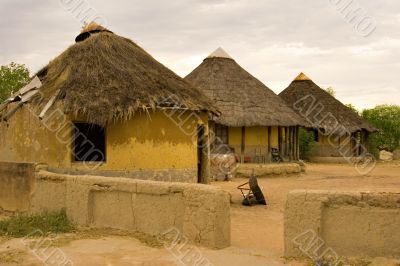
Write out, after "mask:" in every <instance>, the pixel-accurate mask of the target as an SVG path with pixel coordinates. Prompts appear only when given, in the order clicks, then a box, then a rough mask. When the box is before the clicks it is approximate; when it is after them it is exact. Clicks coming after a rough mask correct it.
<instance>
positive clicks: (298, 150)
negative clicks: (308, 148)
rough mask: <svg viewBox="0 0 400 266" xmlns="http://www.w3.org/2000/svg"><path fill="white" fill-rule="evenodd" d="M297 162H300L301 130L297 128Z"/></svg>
mask: <svg viewBox="0 0 400 266" xmlns="http://www.w3.org/2000/svg"><path fill="white" fill-rule="evenodd" d="M296 160H297V161H298V160H300V128H299V127H296Z"/></svg>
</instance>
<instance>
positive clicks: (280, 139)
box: [278, 127, 283, 157]
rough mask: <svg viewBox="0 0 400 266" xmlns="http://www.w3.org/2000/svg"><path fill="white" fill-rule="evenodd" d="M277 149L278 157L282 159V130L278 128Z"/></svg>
mask: <svg viewBox="0 0 400 266" xmlns="http://www.w3.org/2000/svg"><path fill="white" fill-rule="evenodd" d="M278 149H279V155H280V156H281V157H282V155H283V153H282V128H281V127H278Z"/></svg>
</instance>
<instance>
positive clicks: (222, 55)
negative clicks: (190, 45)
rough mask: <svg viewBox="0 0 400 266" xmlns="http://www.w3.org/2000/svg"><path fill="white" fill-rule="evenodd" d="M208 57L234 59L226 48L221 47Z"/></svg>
mask: <svg viewBox="0 0 400 266" xmlns="http://www.w3.org/2000/svg"><path fill="white" fill-rule="evenodd" d="M207 58H229V59H233V58H232V57H231V56H230V55H229V54H228V53H227V52H225V50H224V49H222V48H221V47H219V48H218V49H217V50H215V51H214V52H212V53H211V54H210V55H209V56H207Z"/></svg>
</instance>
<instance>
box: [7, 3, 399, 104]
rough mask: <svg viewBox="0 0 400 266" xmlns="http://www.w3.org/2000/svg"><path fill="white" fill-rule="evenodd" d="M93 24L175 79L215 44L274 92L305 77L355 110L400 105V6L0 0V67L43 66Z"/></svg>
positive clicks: (389, 4) (33, 69)
mask: <svg viewBox="0 0 400 266" xmlns="http://www.w3.org/2000/svg"><path fill="white" fill-rule="evenodd" d="M89 8H90V9H89ZM85 12H87V13H86V14H87V15H88V16H87V17H86V19H85V15H83V14H84V13H85ZM91 19H95V20H97V21H99V22H103V23H104V24H106V26H107V27H108V28H109V29H110V30H112V31H113V32H115V33H117V34H119V35H122V36H125V37H128V38H130V39H132V40H134V41H135V42H137V43H138V44H139V45H141V46H142V47H143V48H144V49H145V50H147V51H148V52H149V53H150V54H152V55H153V56H154V57H155V58H156V59H157V60H159V61H160V62H162V63H163V64H164V65H166V66H167V67H169V68H170V69H172V70H173V71H175V72H176V73H177V74H179V75H181V76H185V75H187V74H188V73H189V72H190V71H191V70H193V69H194V68H195V67H196V66H197V65H199V64H200V63H201V62H202V60H203V58H204V57H206V56H207V55H208V54H210V53H211V52H212V51H213V50H215V49H216V48H218V47H219V46H221V47H223V48H224V49H225V50H226V51H227V52H228V53H229V54H230V55H231V56H232V57H233V58H234V59H235V60H236V61H237V62H238V63H239V64H240V65H241V66H242V67H244V68H245V69H246V70H247V71H249V72H250V73H251V74H253V75H254V76H255V77H257V78H258V79H260V80H261V81H262V82H264V83H265V84H266V85H267V86H268V87H269V88H271V89H272V90H274V91H275V92H276V93H279V92H281V91H282V90H283V89H284V88H286V87H287V86H288V85H289V83H290V82H291V80H293V79H294V78H295V76H297V74H298V73H299V72H301V71H303V72H305V73H306V74H307V75H308V76H309V77H310V78H311V79H313V80H314V82H316V83H317V84H318V85H320V86H321V87H324V88H326V87H333V88H334V89H335V90H336V92H337V98H339V100H341V101H342V102H343V103H352V104H354V105H355V106H356V107H357V108H359V109H362V108H369V107H373V106H375V105H376V104H382V103H393V104H400V85H399V84H400V1H399V0H380V1H376V0H319V1H315V0H303V1H298V0H296V1H295V0H286V1H282V0H280V1H278V0H247V1H245V0H173V1H165V0H147V1H137V0H126V1H125V0H124V1H119V0H113V1H105V0H101V1H99V0H97V1H94V0H90V1H89V0H23V1H22V0H1V2H0V25H2V26H1V28H0V36H1V37H0V38H1V39H0V65H4V64H8V63H10V62H11V61H15V62H17V63H24V64H26V65H27V66H28V67H29V69H30V70H31V72H35V71H37V70H39V68H40V67H42V66H44V65H46V64H47V63H48V62H49V61H50V60H51V59H53V58H54V57H55V56H57V55H58V54H60V53H61V52H62V51H64V50H65V49H66V48H67V47H68V46H69V45H71V44H73V43H74V38H75V36H76V35H77V34H78V32H79V31H80V29H81V27H82V24H83V21H84V20H91Z"/></svg>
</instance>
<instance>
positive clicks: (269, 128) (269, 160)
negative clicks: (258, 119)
mask: <svg viewBox="0 0 400 266" xmlns="http://www.w3.org/2000/svg"><path fill="white" fill-rule="evenodd" d="M271 131H272V130H271V127H268V162H269V163H270V162H272V153H271V135H272V134H271Z"/></svg>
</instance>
